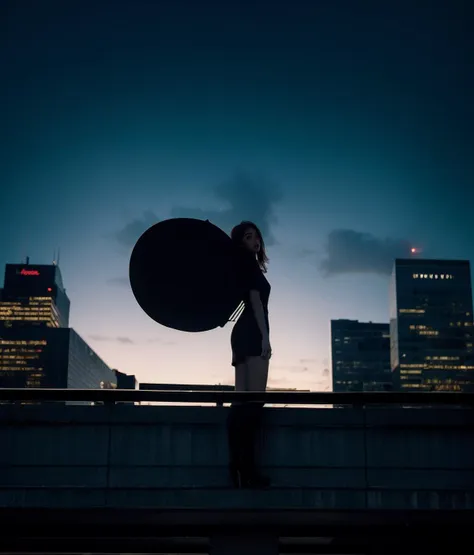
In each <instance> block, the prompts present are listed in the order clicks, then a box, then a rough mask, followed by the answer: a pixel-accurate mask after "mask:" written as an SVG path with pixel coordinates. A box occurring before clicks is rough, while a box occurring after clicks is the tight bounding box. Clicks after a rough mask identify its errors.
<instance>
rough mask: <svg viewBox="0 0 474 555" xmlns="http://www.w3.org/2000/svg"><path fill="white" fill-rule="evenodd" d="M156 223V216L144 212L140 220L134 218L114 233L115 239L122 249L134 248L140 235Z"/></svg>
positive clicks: (157, 219) (148, 211) (149, 212)
mask: <svg viewBox="0 0 474 555" xmlns="http://www.w3.org/2000/svg"><path fill="white" fill-rule="evenodd" d="M158 221H159V218H158V216H157V215H156V214H154V213H153V212H152V211H151V210H145V212H143V215H142V216H141V217H140V218H135V219H134V220H132V221H131V222H129V223H128V224H126V225H125V226H124V227H123V228H122V229H121V230H120V231H117V233H115V239H116V240H117V241H118V243H119V244H120V245H122V246H123V247H127V248H129V247H134V246H135V243H136V242H137V241H138V239H140V237H141V235H142V234H143V233H144V232H145V231H146V230H147V229H148V228H149V227H151V226H152V225H153V224H156V223H157V222H158ZM121 279H123V278H117V280H119V281H120V280H121ZM109 281H112V280H109Z"/></svg>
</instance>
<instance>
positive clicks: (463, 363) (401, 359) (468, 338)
mask: <svg viewBox="0 0 474 555" xmlns="http://www.w3.org/2000/svg"><path fill="white" fill-rule="evenodd" d="M473 332H474V329H473V316H472V290H471V272H470V265H469V262H468V261H465V260H422V259H397V260H396V261H395V265H394V269H393V273H392V279H391V285H390V343H391V344H390V353H391V367H392V371H393V374H394V384H395V387H396V388H397V389H401V390H402V391H420V390H421V391H474V354H473V343H474V333H473Z"/></svg>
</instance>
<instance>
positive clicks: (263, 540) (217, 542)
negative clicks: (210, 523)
mask: <svg viewBox="0 0 474 555" xmlns="http://www.w3.org/2000/svg"><path fill="white" fill-rule="evenodd" d="M210 540H211V541H210V549H209V555H278V536H274V535H271V536H269V535H261V536H259V535H245V534H242V535H241V536H213V537H211V538H210Z"/></svg>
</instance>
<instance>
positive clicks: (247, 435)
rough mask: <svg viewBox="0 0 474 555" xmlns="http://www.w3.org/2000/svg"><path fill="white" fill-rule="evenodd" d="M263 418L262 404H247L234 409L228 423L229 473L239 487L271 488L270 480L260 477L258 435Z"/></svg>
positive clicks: (232, 408) (233, 407) (231, 410)
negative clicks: (257, 448) (257, 453)
mask: <svg viewBox="0 0 474 555" xmlns="http://www.w3.org/2000/svg"><path fill="white" fill-rule="evenodd" d="M262 416H263V405H258V404H256V403H246V404H244V405H236V406H232V407H231V409H230V413H229V417H228V420H227V426H228V440H229V456H230V461H229V470H230V474H231V478H232V481H233V483H234V485H235V486H236V487H239V488H242V487H250V488H261V487H268V486H269V485H270V481H269V479H268V478H267V477H266V476H263V475H262V474H260V472H259V471H258V468H257V462H256V456H255V455H256V447H257V445H256V443H257V434H258V431H259V430H260V426H261V421H262Z"/></svg>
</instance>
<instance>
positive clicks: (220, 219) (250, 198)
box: [115, 172, 282, 248]
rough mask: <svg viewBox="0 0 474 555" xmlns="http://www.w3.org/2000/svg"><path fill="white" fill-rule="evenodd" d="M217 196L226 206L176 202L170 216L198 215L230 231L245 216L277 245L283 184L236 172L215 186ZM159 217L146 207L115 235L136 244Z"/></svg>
mask: <svg viewBox="0 0 474 555" xmlns="http://www.w3.org/2000/svg"><path fill="white" fill-rule="evenodd" d="M213 193H214V195H215V197H216V198H217V199H219V200H221V201H224V203H225V204H226V205H227V208H226V209H224V210H205V209H203V208H200V207H195V208H193V207H185V206H175V207H174V208H172V210H171V214H170V217H171V218H197V219H200V220H207V219H208V220H210V221H211V222H212V223H213V224H215V225H217V226H219V227H220V228H222V229H223V230H224V231H225V232H226V233H230V231H231V229H232V227H233V226H234V225H236V224H237V223H239V222H240V221H242V220H250V221H253V222H255V223H256V224H257V225H258V226H259V228H260V230H261V231H262V234H263V236H264V239H265V243H266V244H267V245H270V246H271V245H275V244H276V239H275V237H274V235H273V233H272V224H274V223H275V222H276V218H275V215H274V207H275V205H276V204H277V203H278V202H279V201H280V200H281V199H282V192H281V189H280V187H279V186H278V185H277V184H276V183H273V182H271V181H269V180H268V179H266V178H264V177H261V176H258V175H250V174H246V173H244V172H240V173H237V174H236V175H235V176H234V177H233V178H232V179H230V180H228V181H225V182H223V183H221V184H219V185H217V186H215V187H214V188H213ZM158 221H160V220H159V218H158V217H157V215H156V214H155V213H153V212H152V211H150V210H147V211H145V212H144V213H143V215H142V216H141V217H140V218H136V219H134V220H132V221H131V222H129V223H128V224H126V225H125V226H124V227H123V228H122V229H121V230H120V231H118V232H117V233H116V234H115V239H116V241H118V243H119V244H120V245H122V246H124V247H127V248H129V247H133V246H134V245H135V243H136V242H137V240H138V239H139V238H140V236H141V235H142V233H143V232H144V231H146V230H147V229H148V228H149V227H150V226H152V225H153V224H155V223H157V222H158Z"/></svg>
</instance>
